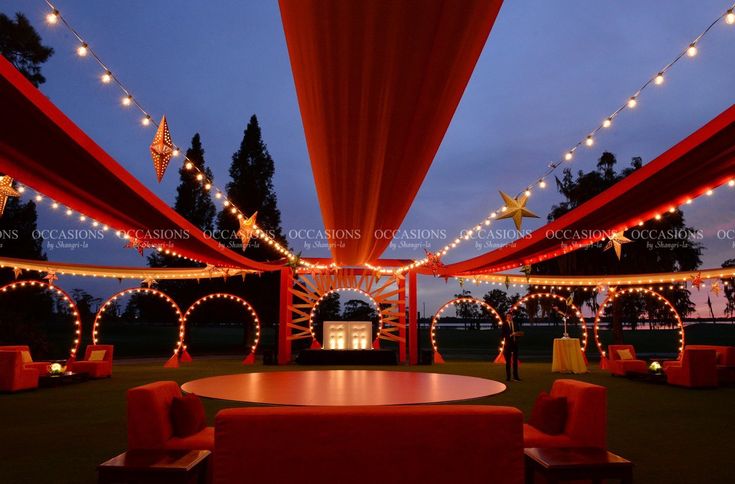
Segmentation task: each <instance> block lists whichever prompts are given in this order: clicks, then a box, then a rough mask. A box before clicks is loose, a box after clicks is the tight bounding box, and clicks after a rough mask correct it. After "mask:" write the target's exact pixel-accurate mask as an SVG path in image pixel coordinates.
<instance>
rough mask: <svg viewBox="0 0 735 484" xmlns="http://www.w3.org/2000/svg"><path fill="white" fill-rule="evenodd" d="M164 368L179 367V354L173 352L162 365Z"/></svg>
mask: <svg viewBox="0 0 735 484" xmlns="http://www.w3.org/2000/svg"><path fill="white" fill-rule="evenodd" d="M163 367H164V368H178V367H179V354H178V353H174V355H173V356H172V357H171V358H169V359H168V361H167V362H166V363H165V364H164V365H163Z"/></svg>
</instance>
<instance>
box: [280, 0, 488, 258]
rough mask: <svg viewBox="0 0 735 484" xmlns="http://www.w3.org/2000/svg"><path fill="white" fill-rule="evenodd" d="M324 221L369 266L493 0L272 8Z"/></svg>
mask: <svg viewBox="0 0 735 484" xmlns="http://www.w3.org/2000/svg"><path fill="white" fill-rule="evenodd" d="M279 3H280V8H281V17H282V20H283V28H284V31H285V34H286V42H287V44H288V51H289V56H290V58H291V68H292V70H293V75H294V82H295V84H296V93H297V95H298V100H299V107H300V109H301V118H302V121H303V125H304V133H305V135H306V143H307V146H308V149H309V156H310V158H311V167H312V171H313V173H314V181H315V183H316V189H317V194H318V196H319V204H320V206H321V211H322V217H323V219H324V225H325V227H326V229H327V230H328V234H329V235H330V236H331V240H330V242H331V247H332V255H333V257H334V259H335V262H336V263H337V264H339V265H361V264H364V263H366V262H370V261H373V260H375V259H377V258H378V257H379V256H380V255H381V254H382V252H383V251H384V250H385V249H386V247H387V246H388V244H389V242H390V237H381V236H378V235H376V234H377V232H376V231H384V230H393V229H397V228H398V227H399V226H400V225H401V223H402V221H403V219H404V217H405V216H406V212H408V209H409V207H410V206H411V203H412V202H413V199H414V197H415V196H416V193H417V191H418V189H419V187H420V186H421V183H422V181H423V179H424V176H425V175H426V172H427V171H428V169H429V166H430V165H431V162H432V160H433V158H434V155H435V154H436V151H437V149H438V148H439V144H440V143H441V141H442V138H443V137H444V133H445V132H446V129H447V126H448V125H449V122H450V121H451V119H452V116H453V115H454V111H455V109H456V108H457V104H458V103H459V100H460V98H461V97H462V93H463V92H464V89H465V86H466V85H467V82H468V81H469V78H470V75H471V74H472V71H473V69H474V67H475V64H476V62H477V59H478V57H479V56H480V53H481V52H482V48H483V46H484V44H485V41H486V40H487V37H488V34H489V33H490V29H491V28H492V26H493V23H494V22H495V17H496V16H497V13H498V10H499V9H500V6H501V4H502V0H366V1H345V0H280V1H279Z"/></svg>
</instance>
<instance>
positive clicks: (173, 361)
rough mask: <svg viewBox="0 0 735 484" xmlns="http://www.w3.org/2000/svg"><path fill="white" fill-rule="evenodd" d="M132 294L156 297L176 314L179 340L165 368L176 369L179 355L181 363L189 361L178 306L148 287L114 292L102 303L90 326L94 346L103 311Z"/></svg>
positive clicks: (159, 292) (182, 319)
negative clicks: (169, 306) (168, 305)
mask: <svg viewBox="0 0 735 484" xmlns="http://www.w3.org/2000/svg"><path fill="white" fill-rule="evenodd" d="M132 294H150V295H152V296H158V297H160V298H161V299H163V300H164V301H166V302H167V303H168V304H170V305H171V307H172V308H173V310H174V312H175V313H176V317H177V318H178V322H179V340H178V342H177V343H176V346H175V347H174V354H173V356H172V357H171V358H170V359H169V360H168V361H167V362H166V364H165V365H164V366H166V367H167V368H175V367H178V366H179V359H178V357H179V355H180V356H181V360H182V361H191V356H189V353H188V352H187V351H186V345H185V344H184V336H186V321H185V319H184V315H183V314H182V312H181V308H179V305H178V304H176V301H174V300H173V299H171V296H169V295H168V294H166V293H164V292H162V291H159V290H158V289H153V288H150V287H131V288H129V289H123V290H122V291H119V292H116V293H115V294H113V295H112V296H110V297H109V298H107V300H106V301H105V302H103V303H102V305H101V306H100V308H99V310H98V311H97V314H96V315H95V317H94V324H93V325H92V341H93V342H94V344H97V342H98V341H99V337H98V336H99V329H100V323H101V320H102V316H103V315H104V313H105V311H106V310H107V309H108V308H109V307H110V305H111V304H112V303H113V302H115V301H117V300H118V299H119V298H121V297H123V296H128V295H132Z"/></svg>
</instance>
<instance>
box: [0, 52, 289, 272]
mask: <svg viewBox="0 0 735 484" xmlns="http://www.w3.org/2000/svg"><path fill="white" fill-rule="evenodd" d="M141 151H142V152H145V151H147V149H146V148H143V149H142V150H141ZM0 172H2V173H5V174H8V175H10V176H12V177H13V178H17V179H18V180H19V181H20V182H23V183H26V184H28V185H29V186H31V187H32V188H34V189H36V190H38V191H39V192H41V193H43V194H45V195H46V196H49V197H51V198H52V199H54V200H56V201H57V202H59V203H61V204H63V205H66V206H67V207H70V208H72V209H73V210H76V211H78V212H80V213H84V214H85V215H86V216H88V217H91V218H93V219H94V220H98V221H99V222H101V223H103V224H107V225H109V226H110V227H111V228H115V229H118V230H124V231H138V232H136V233H142V234H143V236H141V237H139V240H141V242H150V243H152V244H163V245H166V246H168V247H170V248H171V249H172V250H175V251H177V252H180V253H181V254H183V255H185V256H188V257H191V258H193V259H196V260H199V261H202V262H206V263H208V264H212V265H214V266H221V267H235V268H240V269H254V270H274V269H277V268H279V266H282V265H283V264H282V263H280V264H277V263H273V264H269V263H262V262H256V261H253V260H251V259H248V258H246V257H243V256H242V255H240V254H237V253H235V252H233V251H231V250H229V249H223V248H220V247H219V245H218V244H217V242H215V241H214V240H212V239H211V238H208V237H206V236H205V235H204V233H203V232H202V231H201V230H199V229H198V228H197V227H195V226H194V225H193V224H192V223H191V222H189V221H188V220H186V219H185V218H184V217H182V216H181V215H179V214H178V213H177V212H176V211H175V210H174V209H172V208H171V207H169V206H168V205H167V204H166V203H164V202H163V201H162V200H161V199H160V198H158V197H157V196H156V195H155V194H154V193H153V192H151V191H150V190H148V189H147V188H146V187H145V186H144V185H143V184H142V183H140V181H138V180H137V179H136V178H135V177H134V176H133V175H131V174H130V173H128V171H127V170H125V168H123V167H122V166H120V165H119V164H118V163H117V162H116V161H115V160H113V159H112V157H110V155H108V154H107V153H106V152H105V151H104V150H103V149H102V148H100V147H99V146H98V145H97V144H96V143H95V142H94V141H92V139H90V138H89V137H88V136H87V135H86V134H84V132H82V130H81V129H79V127H77V126H76V125H75V124H74V123H73V122H72V121H71V120H70V119H69V118H67V117H66V116H65V115H64V113H62V112H61V111H60V110H59V109H58V108H57V107H56V106H54V104H53V103H51V101H49V100H48V98H46V96H44V95H43V94H42V93H41V92H40V91H39V90H38V89H36V88H35V87H33V85H31V83H30V82H28V80H27V79H26V78H25V77H23V75H22V74H21V73H20V72H18V71H17V70H16V69H15V68H14V67H13V66H12V65H11V64H10V63H9V62H8V61H7V60H5V58H4V57H2V56H0ZM177 233H182V234H183V233H187V234H189V237H188V238H186V237H179V238H178V239H177V240H166V239H161V238H156V237H158V234H177ZM163 236H165V235H163ZM120 246H121V250H123V249H122V246H123V244H122V241H121V244H120Z"/></svg>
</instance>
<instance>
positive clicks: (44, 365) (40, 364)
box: [0, 345, 51, 375]
mask: <svg viewBox="0 0 735 484" xmlns="http://www.w3.org/2000/svg"><path fill="white" fill-rule="evenodd" d="M0 351H17V352H18V353H21V352H23V351H27V352H28V354H29V355H30V354H31V350H30V348H28V345H14V346H0ZM50 364H51V362H50V361H31V362H30V363H23V367H24V368H35V369H36V370H38V374H39V375H44V374H46V373H48V366H49V365H50Z"/></svg>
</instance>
